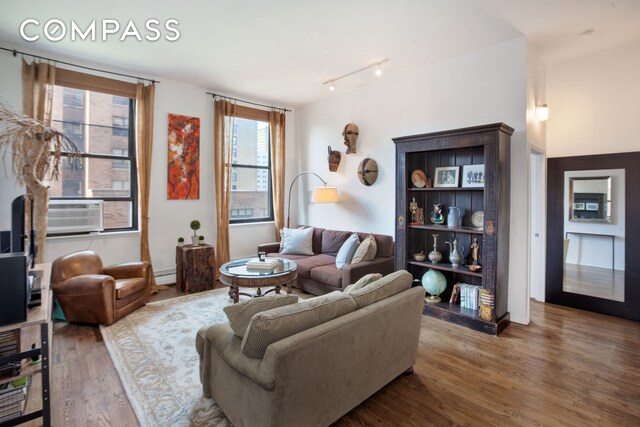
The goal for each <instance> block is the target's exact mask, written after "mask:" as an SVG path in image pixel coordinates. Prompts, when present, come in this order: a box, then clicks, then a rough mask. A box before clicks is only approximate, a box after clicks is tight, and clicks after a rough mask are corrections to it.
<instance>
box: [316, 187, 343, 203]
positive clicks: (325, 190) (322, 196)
mask: <svg viewBox="0 0 640 427" xmlns="http://www.w3.org/2000/svg"><path fill="white" fill-rule="evenodd" d="M311 201H312V202H313V203H336V202H337V201H338V189H337V188H336V187H316V188H314V189H313V194H312V196H311Z"/></svg>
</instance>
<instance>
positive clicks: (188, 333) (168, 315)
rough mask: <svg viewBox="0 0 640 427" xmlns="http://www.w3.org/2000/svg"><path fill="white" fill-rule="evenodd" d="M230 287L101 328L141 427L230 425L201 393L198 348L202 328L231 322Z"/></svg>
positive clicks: (154, 306)
mask: <svg viewBox="0 0 640 427" xmlns="http://www.w3.org/2000/svg"><path fill="white" fill-rule="evenodd" d="M227 292H228V289H216V290H213V291H208V292H201V293H198V294H193V295H187V296H183V297H179V298H173V299H169V300H165V301H158V302H154V303H150V304H147V305H146V306H145V307H142V308H140V309H138V310H136V311H135V312H133V313H131V314H129V315H128V316H126V317H125V318H124V319H121V320H119V321H117V322H116V323H114V324H113V325H111V326H101V327H100V331H101V332H102V336H103V337H104V342H105V344H106V346H107V350H108V351H109V354H110V355H111V360H113V364H114V365H115V367H116V370H117V371H118V373H119V375H120V379H121V380H122V384H123V385H124V389H125V391H126V393H127V396H128V397H129V401H130V402H131V406H132V407H133V410H134V412H135V414H136V416H137V418H138V422H139V423H140V426H141V427H147V426H148V427H151V426H207V427H209V426H216V427H217V426H231V423H230V422H229V420H227V418H226V417H225V416H224V414H223V413H222V411H221V410H220V408H219V407H218V405H216V404H215V402H214V401H213V400H212V399H205V398H203V397H202V387H201V385H200V377H199V371H198V364H199V358H198V353H197V352H196V348H195V337H196V333H197V332H198V329H200V328H201V327H202V326H204V325H208V324H213V323H221V322H226V321H227V318H226V316H225V314H224V312H223V311H222V308H223V307H224V306H226V305H229V304H231V303H232V302H231V299H230V298H229V296H228V295H227ZM245 298H246V297H245Z"/></svg>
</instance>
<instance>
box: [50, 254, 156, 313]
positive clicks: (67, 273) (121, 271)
mask: <svg viewBox="0 0 640 427" xmlns="http://www.w3.org/2000/svg"><path fill="white" fill-rule="evenodd" d="M150 271H151V268H150V265H149V263H148V262H129V263H126V264H118V265H113V266H108V267H103V266H102V260H101V259H100V257H99V256H98V254H96V253H95V252H93V251H82V252H75V253H72V254H69V255H64V256H61V257H59V258H58V259H56V260H55V261H54V262H53V266H52V270H51V283H52V288H53V292H54V293H55V295H56V298H57V299H58V302H59V303H60V307H61V308H62V311H63V312H64V315H65V317H66V318H67V320H68V321H70V322H81V323H100V324H103V325H111V324H112V323H113V322H115V321H116V320H118V319H121V318H123V317H124V316H126V315H127V314H129V313H131V312H132V311H134V310H136V309H138V308H140V307H142V306H143V305H145V304H146V303H147V301H148V299H149V286H150V274H151V273H150Z"/></svg>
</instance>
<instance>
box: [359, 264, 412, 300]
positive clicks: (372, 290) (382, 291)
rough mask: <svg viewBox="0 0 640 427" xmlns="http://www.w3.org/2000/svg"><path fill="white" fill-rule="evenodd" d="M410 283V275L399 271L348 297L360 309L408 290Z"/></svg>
mask: <svg viewBox="0 0 640 427" xmlns="http://www.w3.org/2000/svg"><path fill="white" fill-rule="evenodd" d="M412 281H413V276H412V275H411V273H409V272H408V271H406V270H400V271H396V272H393V273H391V274H387V275H386V276H384V277H383V278H382V279H378V280H376V281H375V282H373V283H370V284H369V285H368V286H365V287H363V288H360V289H356V290H355V291H352V292H351V293H349V296H350V297H351V298H353V299H354V301H355V302H356V305H357V306H358V309H360V308H362V307H366V306H367V305H369V304H373V303H374V302H377V301H380V300H383V299H385V298H388V297H390V296H392V295H395V294H399V293H400V292H404V291H406V290H407V289H410V288H411V282H412Z"/></svg>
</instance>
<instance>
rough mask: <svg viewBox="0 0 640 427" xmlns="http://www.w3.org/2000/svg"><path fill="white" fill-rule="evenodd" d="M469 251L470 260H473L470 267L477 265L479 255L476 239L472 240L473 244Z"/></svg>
mask: <svg viewBox="0 0 640 427" xmlns="http://www.w3.org/2000/svg"><path fill="white" fill-rule="evenodd" d="M469 249H471V259H472V260H473V262H472V263H471V265H478V257H479V255H480V245H479V244H478V238H477V237H474V238H473V243H471V246H470V247H469Z"/></svg>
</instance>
